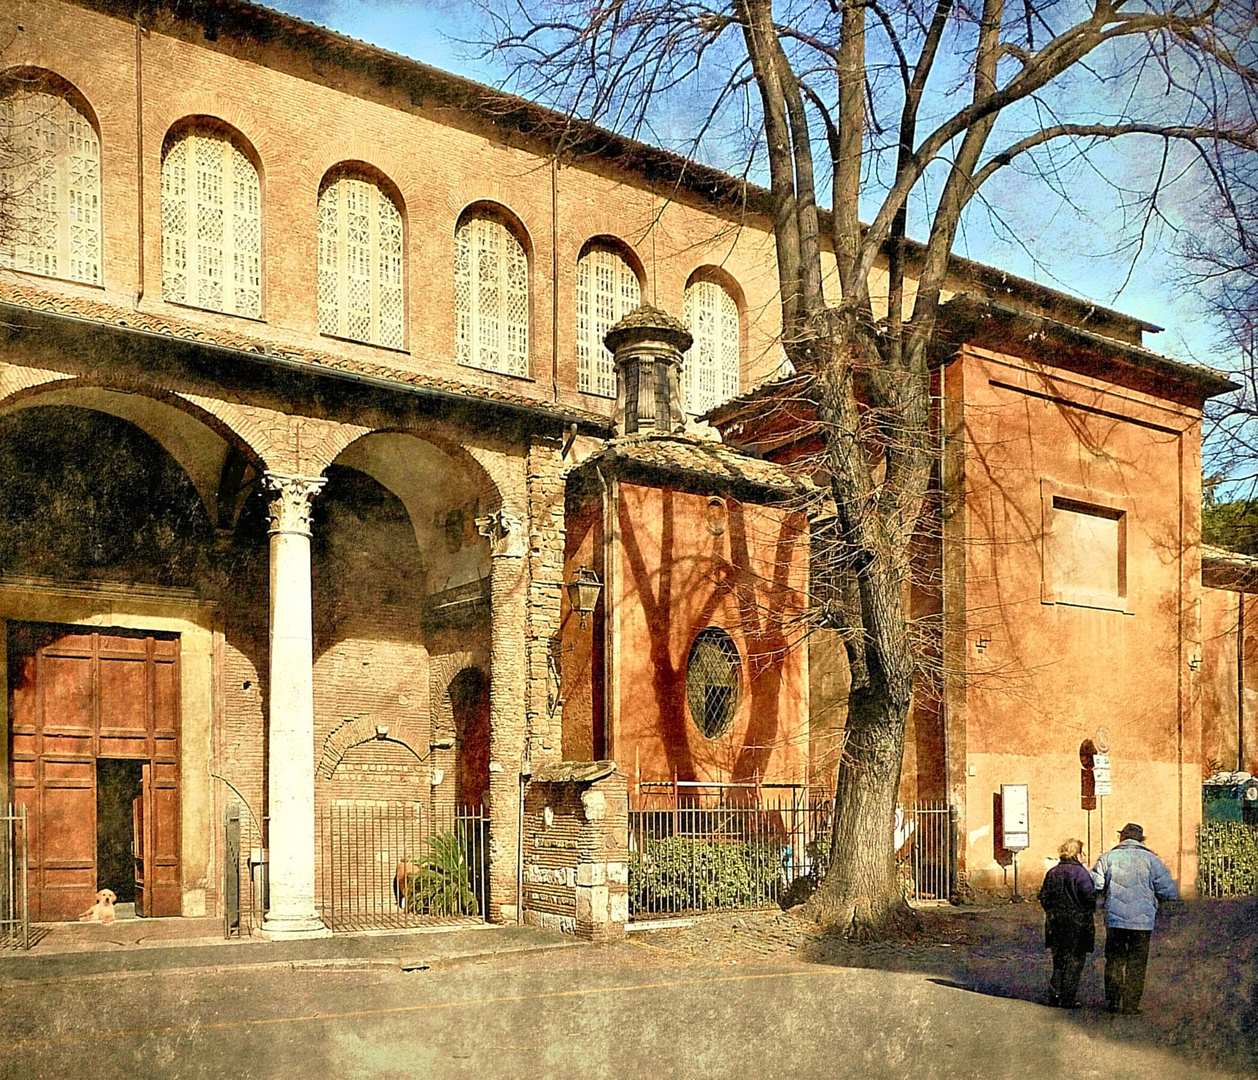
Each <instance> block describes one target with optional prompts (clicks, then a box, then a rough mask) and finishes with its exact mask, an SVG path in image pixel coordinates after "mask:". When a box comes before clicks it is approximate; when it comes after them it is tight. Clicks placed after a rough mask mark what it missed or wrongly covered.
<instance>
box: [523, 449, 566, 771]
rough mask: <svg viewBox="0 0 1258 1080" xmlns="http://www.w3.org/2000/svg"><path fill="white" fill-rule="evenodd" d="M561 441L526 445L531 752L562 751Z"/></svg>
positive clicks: (544, 755)
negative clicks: (527, 446) (527, 447)
mask: <svg viewBox="0 0 1258 1080" xmlns="http://www.w3.org/2000/svg"><path fill="white" fill-rule="evenodd" d="M566 472H567V468H566V466H565V463H564V461H563V458H562V457H561V446H560V443H559V441H558V440H541V439H534V441H533V442H532V444H531V445H530V447H529V450H528V498H529V519H528V523H527V526H526V527H527V528H528V530H529V545H528V546H529V649H528V729H529V742H528V757H529V760H530V761H533V762H536V763H543V762H548V761H558V760H559V759H560V757H561V755H562V741H563V703H562V701H561V699H560V696H559V695H560V671H561V663H562V655H561V652H560V648H561V638H560V616H561V604H562V602H563V591H564V558H563V553H564V478H565V474H566Z"/></svg>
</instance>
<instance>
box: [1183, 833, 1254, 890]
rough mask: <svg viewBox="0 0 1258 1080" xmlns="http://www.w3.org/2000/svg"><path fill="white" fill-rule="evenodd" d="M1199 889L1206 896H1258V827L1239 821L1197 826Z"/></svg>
mask: <svg viewBox="0 0 1258 1080" xmlns="http://www.w3.org/2000/svg"><path fill="white" fill-rule="evenodd" d="M1197 891H1198V893H1199V894H1200V895H1202V896H1209V897H1216V898H1217V897H1228V896H1254V895H1258V830H1255V829H1254V827H1253V826H1252V825H1243V824H1241V823H1240V822H1239V821H1207V822H1203V823H1202V824H1201V826H1200V827H1198V829H1197Z"/></svg>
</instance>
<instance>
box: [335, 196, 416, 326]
mask: <svg viewBox="0 0 1258 1080" xmlns="http://www.w3.org/2000/svg"><path fill="white" fill-rule="evenodd" d="M402 275H403V263H402V214H401V212H400V211H399V210H398V208H397V206H396V204H395V203H394V202H393V200H392V199H391V198H389V196H388V195H387V194H385V192H384V191H383V190H382V189H381V188H380V185H379V184H377V183H375V182H374V181H372V180H369V179H366V178H365V177H362V176H357V175H353V174H343V175H341V176H340V177H338V178H337V179H336V180H334V181H332V182H331V183H330V184H328V185H327V186H326V187H325V188H324V189H323V191H322V193H321V194H320V195H319V332H320V333H323V334H331V335H333V336H335V337H343V338H352V339H353V340H355V341H366V342H369V343H371V344H373V345H384V346H386V347H387V348H390V349H401V348H403V343H404V337H405V335H404V331H403V327H404V309H403V301H402Z"/></svg>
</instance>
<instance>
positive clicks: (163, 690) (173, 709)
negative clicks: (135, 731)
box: [153, 661, 179, 738]
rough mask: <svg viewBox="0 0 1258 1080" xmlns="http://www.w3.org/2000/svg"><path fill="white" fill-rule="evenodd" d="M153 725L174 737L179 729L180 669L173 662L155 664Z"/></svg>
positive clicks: (162, 732)
mask: <svg viewBox="0 0 1258 1080" xmlns="http://www.w3.org/2000/svg"><path fill="white" fill-rule="evenodd" d="M153 725H154V727H155V729H156V730H157V731H158V732H160V733H161V734H163V735H169V736H170V737H172V738H173V737H174V736H175V734H176V733H177V732H178V730H179V669H178V667H176V665H175V664H174V663H173V662H167V661H161V662H158V663H156V664H154V665H153Z"/></svg>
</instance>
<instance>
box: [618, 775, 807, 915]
mask: <svg viewBox="0 0 1258 1080" xmlns="http://www.w3.org/2000/svg"><path fill="white" fill-rule="evenodd" d="M643 786H644V785H640V786H639V798H638V800H637V801H638V804H639V807H641V806H642V804H643V803H648V804H649V803H651V802H652V801H654V802H656V803H658V802H660V801H661V798H660V794H661V793H660V792H652V791H649V790H648V791H647V792H643V791H642V787H643ZM669 787H670V788H671V789H672V791H673V792H674V793H675V794H674V795H673V797H672V798H671V800H669V801H671V804H672V805H665V806H659V805H657V806H655V807H651V808H646V809H643V808H639V809H637V810H632V811H630V814H629V915H630V918H637V919H642V918H646V917H660V916H671V915H684V914H690V913H699V912H707V911H728V910H736V909H740V908H758V907H769V906H773V905H775V904H779V903H781V902H782V900H783V899H784V898H785V896H786V895H787V894H788V892H790V891H791V890H793V889H794V890H798V889H799V887H800V886H799V884H798V883H799V882H801V881H809V880H811V881H812V883H813V884H815V881H816V879H817V877H818V875H819V873H820V872H821V867H822V864H823V862H824V851H823V849H824V846H825V843H826V840H827V838H828V835H829V825H830V810H831V808H830V805H829V804H828V803H826V802H824V801H821V802H814V801H813V800H811V799H810V798H809V796H808V792H807V791H806V789H804V788H802V787H800V788H796V787H791V786H785V785H783V787H785V790H771V791H767V790H766V789H765V786H763V785H744V784H704V785H699V784H694V785H687V786H686V787H685V788H684V789H683V788H682V786H681V785H680V784H678V783H677V782H671V783H670V784H669ZM683 790H684V792H685V793H684V794H680V792H681V791H683ZM644 796H645V797H644ZM651 796H655V798H652V797H651ZM819 841H820V843H819Z"/></svg>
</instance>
